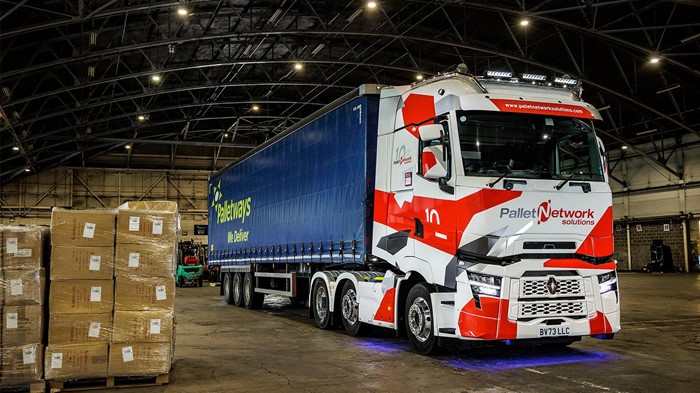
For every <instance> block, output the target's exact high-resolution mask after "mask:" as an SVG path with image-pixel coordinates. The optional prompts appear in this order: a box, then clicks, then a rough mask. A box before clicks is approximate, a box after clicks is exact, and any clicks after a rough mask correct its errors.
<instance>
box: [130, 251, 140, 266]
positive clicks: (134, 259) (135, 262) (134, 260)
mask: <svg viewBox="0 0 700 393" xmlns="http://www.w3.org/2000/svg"><path fill="white" fill-rule="evenodd" d="M140 260H141V254H139V253H137V252H130V253H129V267H139V261H140Z"/></svg>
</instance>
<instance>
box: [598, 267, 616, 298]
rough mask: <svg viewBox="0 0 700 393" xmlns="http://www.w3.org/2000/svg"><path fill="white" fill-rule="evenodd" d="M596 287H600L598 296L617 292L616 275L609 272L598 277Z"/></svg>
mask: <svg viewBox="0 0 700 393" xmlns="http://www.w3.org/2000/svg"><path fill="white" fill-rule="evenodd" d="M598 285H600V294H601V295H602V294H604V293H608V292H610V291H617V274H616V273H615V272H609V273H605V274H601V275H599V276H598Z"/></svg>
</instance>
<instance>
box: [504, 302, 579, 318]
mask: <svg viewBox="0 0 700 393" xmlns="http://www.w3.org/2000/svg"><path fill="white" fill-rule="evenodd" d="M585 315H586V305H585V302H583V301H576V300H574V301H559V302H533V303H520V307H519V310H518V319H533V318H546V317H557V316H562V317H563V316H573V317H577V316H585Z"/></svg>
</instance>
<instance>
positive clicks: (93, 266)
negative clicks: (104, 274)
mask: <svg viewBox="0 0 700 393" xmlns="http://www.w3.org/2000/svg"><path fill="white" fill-rule="evenodd" d="M100 262H102V256H100V255H90V270H100Z"/></svg>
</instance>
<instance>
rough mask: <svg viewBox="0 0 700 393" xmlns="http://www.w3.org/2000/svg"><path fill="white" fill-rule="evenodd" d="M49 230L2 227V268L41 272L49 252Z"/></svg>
mask: <svg viewBox="0 0 700 393" xmlns="http://www.w3.org/2000/svg"><path fill="white" fill-rule="evenodd" d="M48 241H49V228H48V227H42V226H26V227H21V226H5V225H0V267H2V268H5V269H26V270H39V269H41V268H42V267H44V263H45V260H46V254H47V252H48V250H49V244H48Z"/></svg>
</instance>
